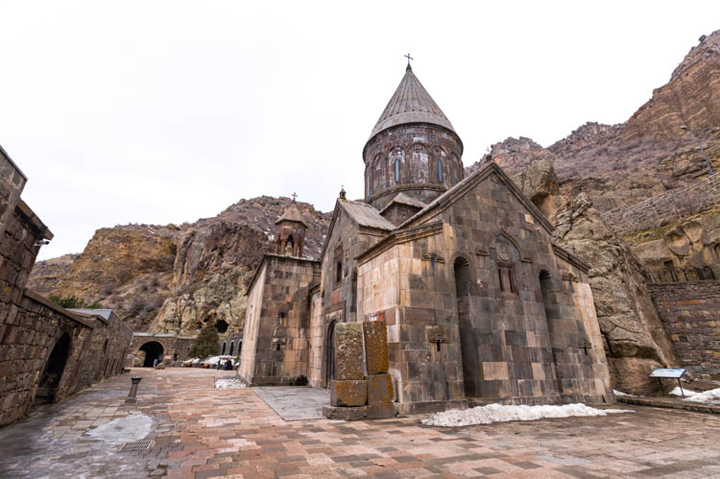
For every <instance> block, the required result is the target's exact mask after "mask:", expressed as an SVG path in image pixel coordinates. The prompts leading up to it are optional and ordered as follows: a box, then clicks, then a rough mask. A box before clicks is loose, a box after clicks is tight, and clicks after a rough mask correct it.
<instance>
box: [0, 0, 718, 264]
mask: <svg viewBox="0 0 720 479" xmlns="http://www.w3.org/2000/svg"><path fill="white" fill-rule="evenodd" d="M348 5H350V2H338V1H334V2H327V3H319V2H308V1H292V2H280V1H272V2H258V1H254V2H239V1H228V2H222V1H212V2H200V1H196V2H180V1H177V0H173V1H168V2H159V1H142V2H141V1H123V2H107V1H97V0H95V1H89V2H73V1H63V2H57V1H48V2H35V1H19V0H18V1H12V2H11V1H5V0H0V20H1V25H2V26H1V27H0V72H1V73H0V144H1V145H2V146H3V147H4V148H5V149H6V150H7V152H8V153H9V154H10V156H11V157H12V158H13V159H14V161H15V162H16V163H17V164H18V165H19V166H20V168H21V169H22V170H23V171H24V172H25V174H26V175H27V176H28V177H29V182H28V185H27V187H26V189H25V193H24V195H23V198H24V199H25V201H26V202H27V203H28V204H29V205H30V206H31V207H32V208H33V209H34V210H35V212H36V213H37V214H38V215H39V216H40V218H41V219H42V220H43V221H45V223H46V224H47V225H48V226H49V227H50V229H51V230H52V231H53V232H54V233H55V239H53V241H52V243H51V244H50V245H49V246H45V247H43V249H42V251H41V253H40V257H41V258H48V257H53V256H58V255H60V254H65V253H70V252H80V251H82V249H83V248H84V246H85V244H86V243H87V241H88V240H89V239H90V237H91V236H92V234H93V232H94V231H95V230H96V229H97V228H101V227H106V226H114V225H116V224H125V223H129V222H139V223H155V224H165V223H170V222H173V223H182V222H184V221H195V220H196V219H197V218H200V217H208V216H214V215H215V214H217V213H219V212H220V211H221V210H223V209H224V208H225V207H227V206H228V205H230V204H231V203H234V202H236V201H238V200H239V199H241V198H251V197H254V196H259V195H263V194H265V195H272V196H280V195H283V196H289V195H290V194H291V193H292V192H293V191H296V192H297V193H298V195H299V200H302V201H309V202H311V203H314V204H315V206H316V207H318V208H319V209H321V210H323V211H327V210H330V209H331V208H332V207H333V204H334V201H335V198H336V197H337V192H338V191H339V190H340V185H341V184H342V185H345V188H346V190H348V195H349V197H351V198H358V197H361V196H362V192H363V169H364V165H363V162H362V148H363V146H364V143H365V141H366V140H367V138H368V135H369V134H370V131H371V129H372V127H373V126H374V124H375V122H376V121H377V119H378V117H379V116H380V114H381V113H382V110H383V108H384V107H385V104H386V103H387V101H388V100H389V99H390V96H391V95H392V93H393V92H394V91H395V88H396V86H397V84H398V83H399V82H400V79H401V78H402V76H403V74H404V71H405V59H404V58H403V55H404V54H405V53H407V52H408V51H409V52H410V53H411V54H412V56H413V57H414V58H415V61H414V62H413V69H414V71H415V73H416V75H417V76H418V78H419V79H420V81H421V82H422V83H423V84H424V86H425V87H426V88H427V89H428V91H429V92H430V94H431V95H432V96H433V98H434V99H435V101H436V102H437V103H438V104H439V105H440V107H441V108H442V109H443V111H444V112H445V114H446V115H447V116H448V118H450V121H451V122H452V123H453V125H454V126H455V129H456V130H457V132H458V133H459V134H460V136H461V138H462V139H463V142H464V144H465V154H464V158H463V160H464V163H465V165H469V164H472V163H474V162H475V161H477V160H478V159H479V158H480V157H481V156H482V154H483V153H484V152H485V150H486V148H487V147H488V146H489V145H491V144H492V143H495V142H497V141H501V140H503V139H505V138H507V137H508V136H516V137H517V136H520V135H522V136H528V137H531V138H533V139H534V140H535V141H537V142H539V143H540V144H542V145H543V146H548V145H549V144H551V143H553V142H554V141H557V140H559V139H561V138H563V137H565V136H566V135H568V134H569V133H570V132H571V131H572V130H573V129H575V128H577V127H578V126H580V125H581V124H583V123H585V122H587V121H599V122H603V123H618V122H622V121H625V120H626V119H627V118H628V117H629V116H630V115H631V114H632V113H633V112H634V111H635V110H636V109H637V108H638V107H640V106H641V105H642V104H643V103H644V102H645V101H647V100H648V99H649V98H650V97H651V95H652V90H653V88H657V87H660V86H662V85H663V84H665V83H666V82H667V81H668V80H669V78H670V74H671V72H672V70H673V69H674V68H675V67H676V66H677V65H678V63H679V62H680V61H681V60H682V58H683V57H684V56H685V54H686V53H687V52H688V51H689V49H690V48H691V47H692V46H694V45H696V44H697V40H698V37H700V35H702V34H709V33H711V32H712V31H713V30H715V29H717V28H720V24H718V19H720V2H718V1H716V0H715V1H706V2H703V1H696V2H682V3H681V2H678V1H674V2H659V1H653V2H630V1H627V0H626V1H623V2H612V1H604V2H594V4H593V7H588V6H587V5H588V2H577V1H575V2H562V3H561V2H526V3H525V2H472V3H471V2H452V1H443V2H439V1H433V2H422V1H412V2H401V1H388V0H386V1H384V2H372V1H364V2H353V6H348Z"/></svg>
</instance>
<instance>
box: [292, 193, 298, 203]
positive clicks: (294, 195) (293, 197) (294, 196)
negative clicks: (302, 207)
mask: <svg viewBox="0 0 720 479" xmlns="http://www.w3.org/2000/svg"><path fill="white" fill-rule="evenodd" d="M291 196H292V199H293V203H295V198H297V193H293V194H292V195H291Z"/></svg>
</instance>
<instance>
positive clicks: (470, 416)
mask: <svg viewBox="0 0 720 479" xmlns="http://www.w3.org/2000/svg"><path fill="white" fill-rule="evenodd" d="M623 412H633V411H631V410H628V409H595V408H593V407H590V406H586V405H585V404H580V403H576V404H565V405H563V406H525V405H518V406H515V405H502V404H489V405H487V406H478V407H474V408H470V409H465V410H460V409H451V410H449V411H444V412H437V413H435V414H433V415H432V416H430V417H429V418H426V419H423V420H422V421H421V422H422V423H423V424H425V425H427V426H440V427H457V426H472V425H474V424H492V423H494V422H507V421H535V420H538V419H546V418H561V417H579V416H606V415H608V414H615V413H623Z"/></svg>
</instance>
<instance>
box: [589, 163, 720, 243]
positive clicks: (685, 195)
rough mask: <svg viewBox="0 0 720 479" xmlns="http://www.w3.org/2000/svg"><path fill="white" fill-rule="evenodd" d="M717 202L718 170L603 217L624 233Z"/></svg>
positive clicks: (670, 220) (669, 220)
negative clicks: (691, 183)
mask: <svg viewBox="0 0 720 479" xmlns="http://www.w3.org/2000/svg"><path fill="white" fill-rule="evenodd" d="M717 203H720V175H718V174H715V175H712V176H710V177H707V178H703V179H701V180H698V181H697V182H696V183H695V184H693V185H692V186H690V187H688V188H685V189H682V190H672V191H668V192H667V193H664V194H662V195H658V196H655V197H653V198H650V199H647V200H645V201H641V202H640V203H636V204H634V205H632V206H629V207H621V208H616V209H614V210H610V211H606V212H605V213H602V217H603V219H604V220H605V222H606V223H607V224H608V225H611V226H612V228H613V230H614V231H615V232H616V233H617V234H619V235H621V236H622V235H627V234H631V233H637V232H639V231H644V230H648V229H653V228H658V227H660V226H663V225H666V224H670V223H673V222H675V221H678V220H680V219H682V218H686V217H688V216H691V215H693V214H696V213H699V212H700V211H702V210H703V209H705V208H707V207H709V206H712V205H715V204H717Z"/></svg>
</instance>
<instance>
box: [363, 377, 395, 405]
mask: <svg viewBox="0 0 720 479" xmlns="http://www.w3.org/2000/svg"><path fill="white" fill-rule="evenodd" d="M392 398H393V385H392V377H391V376H390V375H389V374H376V375H374V376H368V404H384V403H389V402H392Z"/></svg>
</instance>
